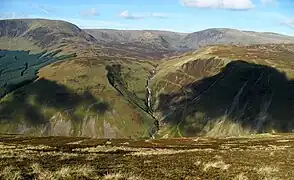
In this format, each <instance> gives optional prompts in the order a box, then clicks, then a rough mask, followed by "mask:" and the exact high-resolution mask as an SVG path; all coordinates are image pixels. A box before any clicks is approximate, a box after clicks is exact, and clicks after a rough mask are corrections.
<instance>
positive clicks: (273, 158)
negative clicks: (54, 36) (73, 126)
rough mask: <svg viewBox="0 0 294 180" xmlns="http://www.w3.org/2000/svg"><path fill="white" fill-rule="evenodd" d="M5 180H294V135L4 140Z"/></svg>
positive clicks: (0, 170) (1, 167) (1, 172)
mask: <svg viewBox="0 0 294 180" xmlns="http://www.w3.org/2000/svg"><path fill="white" fill-rule="evenodd" d="M0 179H148V180H149V179H169V180H172V179H201V180H202V179H221V180H222V179H225V180H226V179H236V180H247V179H254V180H259V179H294V134H271V135H270V134H266V135H255V136H252V137H251V136H250V137H238V138H219V139H210V138H204V137H203V138H186V139H161V140H156V139H155V140H128V139H89V138H78V137H26V136H20V135H1V136H0Z"/></svg>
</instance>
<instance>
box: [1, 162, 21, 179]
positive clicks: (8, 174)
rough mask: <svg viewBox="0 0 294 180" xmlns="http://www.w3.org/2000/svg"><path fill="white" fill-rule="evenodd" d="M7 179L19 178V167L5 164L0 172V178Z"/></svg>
mask: <svg viewBox="0 0 294 180" xmlns="http://www.w3.org/2000/svg"><path fill="white" fill-rule="evenodd" d="M2 178H3V179H9V180H20V179H22V177H21V171H20V169H18V168H16V167H14V166H12V165H10V166H6V167H5V168H4V169H3V170H2V171H1V172H0V179H2Z"/></svg>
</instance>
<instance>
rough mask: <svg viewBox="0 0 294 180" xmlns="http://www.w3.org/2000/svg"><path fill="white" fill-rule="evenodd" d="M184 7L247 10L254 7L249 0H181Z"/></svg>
mask: <svg viewBox="0 0 294 180" xmlns="http://www.w3.org/2000/svg"><path fill="white" fill-rule="evenodd" d="M181 3H182V4H183V5H184V6H186V7H194V8H219V9H229V10H249V9H252V8H254V7H255V6H254V4H253V2H252V1H251V0H181Z"/></svg>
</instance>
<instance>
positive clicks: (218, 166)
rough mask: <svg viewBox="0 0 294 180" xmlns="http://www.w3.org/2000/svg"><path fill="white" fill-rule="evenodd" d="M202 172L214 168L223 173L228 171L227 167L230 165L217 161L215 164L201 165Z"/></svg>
mask: <svg viewBox="0 0 294 180" xmlns="http://www.w3.org/2000/svg"><path fill="white" fill-rule="evenodd" d="M203 166H204V167H203V171H207V170H208V169H210V168H216V169H221V170H223V171H225V170H228V169H229V167H230V166H231V165H230V164H226V163H225V162H223V161H221V160H219V161H216V162H208V163H206V164H204V165H203Z"/></svg>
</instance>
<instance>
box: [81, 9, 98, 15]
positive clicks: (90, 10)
mask: <svg viewBox="0 0 294 180" xmlns="http://www.w3.org/2000/svg"><path fill="white" fill-rule="evenodd" d="M80 14H81V15H82V16H99V15H100V14H99V12H98V11H97V10H96V9H95V8H91V9H88V10H85V11H81V12H80Z"/></svg>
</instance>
